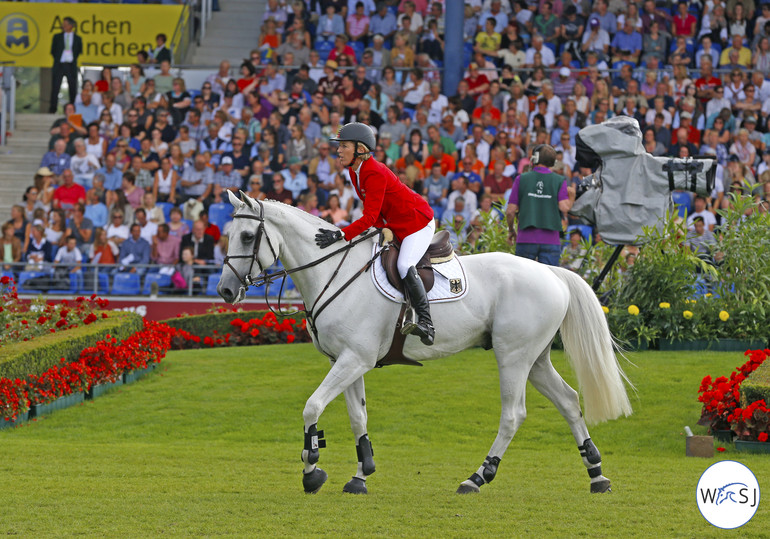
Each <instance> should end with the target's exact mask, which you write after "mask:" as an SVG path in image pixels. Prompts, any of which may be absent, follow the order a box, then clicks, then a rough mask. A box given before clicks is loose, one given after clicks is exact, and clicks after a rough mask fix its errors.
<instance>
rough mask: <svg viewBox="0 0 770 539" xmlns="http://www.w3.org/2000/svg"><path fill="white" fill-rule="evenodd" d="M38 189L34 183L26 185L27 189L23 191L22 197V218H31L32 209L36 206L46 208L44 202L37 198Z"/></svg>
mask: <svg viewBox="0 0 770 539" xmlns="http://www.w3.org/2000/svg"><path fill="white" fill-rule="evenodd" d="M38 195H39V191H38V188H37V187H35V186H34V185H30V186H29V187H27V190H26V191H25V192H24V196H23V197H22V200H24V205H23V206H22V208H24V218H25V219H26V220H27V221H31V220H32V214H33V213H34V211H35V210H36V209H38V208H43V209H45V210H47V209H48V208H46V206H45V204H43V203H42V202H41V201H40V200H39V198H38Z"/></svg>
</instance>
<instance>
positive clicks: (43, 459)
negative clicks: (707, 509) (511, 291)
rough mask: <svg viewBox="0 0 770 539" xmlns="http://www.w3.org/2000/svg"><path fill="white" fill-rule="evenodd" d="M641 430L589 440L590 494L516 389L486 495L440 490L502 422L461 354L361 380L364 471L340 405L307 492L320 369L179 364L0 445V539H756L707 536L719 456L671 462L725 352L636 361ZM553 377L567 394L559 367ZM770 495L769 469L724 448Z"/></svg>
mask: <svg viewBox="0 0 770 539" xmlns="http://www.w3.org/2000/svg"><path fill="white" fill-rule="evenodd" d="M631 359H632V360H633V361H634V363H635V365H636V366H635V367H633V366H628V367H627V369H626V370H627V372H628V374H629V375H630V377H631V378H632V379H633V381H634V382H635V384H636V385H637V388H638V394H636V395H635V396H634V397H633V398H632V402H633V404H634V407H635V414H634V415H633V416H632V417H630V418H628V419H622V420H617V421H613V422H610V423H605V424H603V425H599V426H595V427H593V428H592V429H591V434H592V438H593V439H594V441H595V442H596V444H597V446H598V448H599V450H600V451H601V452H602V455H603V461H604V462H603V468H604V473H605V475H606V476H607V477H609V478H610V479H611V480H612V482H613V491H614V492H613V493H611V494H607V495H590V494H589V493H588V490H589V481H588V475H587V474H586V472H585V468H584V467H583V464H582V462H581V460H580V458H579V455H578V451H577V449H576V447H575V444H574V442H573V440H572V436H571V435H570V434H569V430H568V428H567V425H566V423H565V422H564V420H563V419H562V418H561V416H559V415H558V413H557V412H556V410H555V409H554V408H553V406H552V405H551V404H550V403H549V402H547V401H546V400H545V399H544V398H543V397H542V396H540V395H539V394H538V393H537V392H535V391H534V390H532V389H531V388H530V392H529V395H528V399H527V404H528V412H529V414H528V417H527V420H526V421H525V423H524V425H523V427H522V428H521V430H520V431H519V434H518V435H517V436H516V438H515V439H514V441H513V443H512V444H511V447H510V449H509V450H508V453H507V454H506V455H505V457H504V458H503V461H502V463H501V466H500V470H499V473H498V475H497V478H496V480H495V481H494V483H492V484H491V485H487V486H485V487H483V488H482V492H481V494H479V495H475V496H457V495H455V494H454V491H455V489H456V488H457V486H458V484H459V483H460V482H461V481H462V480H464V479H466V478H467V477H468V475H470V474H471V473H472V472H473V471H475V470H476V468H477V467H478V466H479V464H481V462H482V461H483V459H484V457H485V456H486V454H487V450H488V449H489V446H490V445H491V443H492V441H493V439H494V436H495V433H496V431H497V422H498V417H499V394H498V378H497V368H496V364H495V362H494V359H493V355H492V353H491V352H483V351H481V350H474V351H470V352H466V353H464V354H461V355H458V356H455V357H453V358H450V359H446V360H442V361H438V362H433V363H428V364H426V366H425V367H423V368H412V367H389V368H386V369H381V370H376V371H374V372H372V373H370V374H369V375H368V376H367V379H366V382H367V390H368V395H367V403H368V409H369V435H370V437H371V439H372V443H373V445H374V451H375V460H376V462H377V473H376V474H374V475H373V476H372V477H370V479H369V480H368V482H367V483H368V487H369V492H370V494H369V495H368V496H359V497H356V496H350V495H343V493H342V486H343V485H344V484H345V482H346V481H348V479H349V478H350V476H351V475H352V473H353V472H354V470H355V460H356V457H355V447H354V442H353V439H352V435H351V433H350V428H349V424H348V418H347V413H346V411H345V405H344V400H343V399H342V398H341V397H340V398H338V399H337V400H335V401H334V402H333V403H332V404H331V405H330V406H329V408H328V409H327V411H326V413H325V414H324V415H323V416H322V418H321V421H320V422H319V428H322V429H324V430H325V431H326V437H327V440H328V444H329V447H328V448H327V449H326V450H323V451H322V452H321V462H320V464H321V466H322V467H323V468H324V469H325V470H326V471H327V472H328V473H329V481H328V482H327V483H326V485H325V486H324V487H323V489H322V490H321V492H320V493H318V494H317V495H315V496H308V495H306V494H304V493H303V491H302V486H301V470H302V465H301V462H300V459H299V456H300V451H301V449H302V408H303V406H304V402H305V399H306V398H307V397H308V396H309V395H310V394H311V392H312V391H313V390H314V389H315V387H316V386H317V385H318V383H319V382H320V381H321V379H322V377H323V376H324V374H325V373H326V371H327V370H328V362H326V361H325V360H324V359H323V358H322V357H321V356H320V355H319V354H318V353H317V352H316V351H315V349H314V348H312V346H310V345H286V346H264V347H259V348H256V347H255V348H233V349H221V350H213V351H212V350H200V351H195V352H173V353H170V354H169V355H168V357H167V358H166V359H165V360H164V362H163V364H162V365H163V367H162V368H161V369H159V371H157V372H156V373H155V374H153V375H151V376H150V377H149V378H146V379H144V380H142V381H139V382H137V383H135V384H133V385H130V386H125V387H123V388H122V389H120V390H116V391H114V392H112V393H110V394H108V395H106V396H104V397H101V398H99V399H97V400H96V401H93V402H88V403H86V404H84V405H82V406H78V407H75V408H70V409H68V410H64V411H61V412H57V413H55V414H53V415H51V416H50V417H48V418H44V419H43V420H40V421H37V422H33V423H30V424H29V425H28V426H24V427H21V428H17V429H14V430H11V431H2V432H0V444H1V445H2V448H3V453H2V454H3V458H2V460H0V484H2V491H1V493H0V534H9V535H20V536H23V537H44V536H63V535H66V536H69V535H86V536H110V537H117V536H120V537H150V536H158V535H164V536H168V535H177V536H191V535H204V536H212V535H239V536H248V537H255V536H259V537H267V536H302V537H312V536H314V535H324V536H334V537H339V536H346V535H349V536H364V537H366V536H374V535H378V536H388V537H394V536H395V537H398V536H407V537H414V536H424V537H465V536H481V537H510V536H538V537H540V536H553V537H575V536H584V537H629V536H637V537H712V536H713V537H717V536H724V535H727V534H728V533H730V534H731V535H732V536H735V537H738V536H740V537H762V536H769V535H770V532H768V524H770V518H768V507H767V502H764V503H761V504H760V507H759V510H758V512H757V514H756V515H755V517H754V519H753V520H752V521H751V522H750V523H749V524H747V525H746V526H744V527H743V528H741V529H739V530H736V531H734V532H724V531H722V530H719V529H717V528H714V527H712V526H711V525H710V524H708V523H707V522H706V521H705V520H704V519H703V518H702V517H701V515H700V513H699V511H698V509H697V506H696V504H695V486H696V484H697V482H698V479H699V477H700V475H701V473H702V472H703V471H704V470H705V469H706V467H707V466H708V465H709V464H711V463H712V462H713V461H714V460H715V459H710V460H705V459H694V458H686V457H685V456H684V435H683V427H684V425H690V426H691V427H693V430H694V431H695V432H696V433H703V431H704V429H703V427H696V426H695V422H696V421H697V419H698V416H699V411H700V407H699V405H698V402H697V400H696V391H697V388H698V385H699V384H700V380H701V378H702V377H703V376H704V375H705V374H712V375H719V374H727V373H729V372H730V370H732V369H733V368H734V367H735V366H737V365H739V364H741V363H743V357H742V356H741V355H740V354H735V353H663V352H646V353H640V354H632V355H631ZM554 363H555V364H556V367H557V369H558V370H559V371H560V372H562V374H563V375H565V377H566V378H567V379H568V380H569V381H570V383H572V380H573V378H572V375H571V373H570V372H569V368H568V367H567V366H566V364H565V362H564V360H563V357H562V355H561V354H560V353H556V354H555V357H554ZM716 458H724V459H727V458H732V459H736V460H739V461H741V462H743V463H745V464H746V465H748V466H749V467H750V468H751V469H752V470H753V471H754V472H755V474H756V475H757V478H758V479H759V483H760V487H761V488H762V489H763V491H764V492H763V493H764V494H765V496H767V495H770V455H768V456H764V457H763V456H747V455H743V454H736V453H734V452H731V449H729V448H728V451H727V452H726V453H723V454H719V455H718V457H716Z"/></svg>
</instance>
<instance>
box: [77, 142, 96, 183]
mask: <svg viewBox="0 0 770 539" xmlns="http://www.w3.org/2000/svg"><path fill="white" fill-rule="evenodd" d="M99 167H100V164H99V160H98V159H97V158H96V157H94V156H93V155H92V154H90V153H87V152H86V143H85V141H84V140H83V139H77V140H76V141H75V155H74V156H73V157H72V159H71V161H70V170H71V171H72V173H73V177H74V180H75V183H77V184H78V185H81V186H82V187H83V189H85V190H88V189H91V180H92V179H93V177H94V172H96V171H97V170H98V169H99Z"/></svg>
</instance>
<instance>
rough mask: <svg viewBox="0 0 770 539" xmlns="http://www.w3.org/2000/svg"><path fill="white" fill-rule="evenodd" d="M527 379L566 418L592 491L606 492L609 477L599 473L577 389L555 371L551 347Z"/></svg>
mask: <svg viewBox="0 0 770 539" xmlns="http://www.w3.org/2000/svg"><path fill="white" fill-rule="evenodd" d="M529 381H530V382H532V385H533V386H534V387H535V389H537V390H538V391H539V392H540V393H542V394H543V395H544V396H545V397H546V398H547V399H548V400H550V401H551V402H552V403H553V405H554V406H556V409H557V410H559V413H561V415H562V416H563V417H564V419H566V420H567V423H568V424H569V428H570V430H571V431H572V435H573V436H574V437H575V441H576V442H577V444H578V450H580V456H581V457H582V458H583V464H585V467H586V468H587V469H588V476H589V477H590V478H591V492H607V491H609V490H610V480H609V479H607V478H606V477H604V476H603V475H602V458H601V455H600V454H599V450H598V449H596V446H595V445H594V443H593V442H592V441H591V437H590V435H589V434H588V427H587V426H586V422H585V420H584V419H583V414H582V412H581V411H580V399H579V398H578V394H577V391H575V390H574V389H572V388H571V387H570V386H569V385H568V384H567V382H565V381H564V379H563V378H562V377H561V375H560V374H559V373H558V372H556V369H554V368H553V364H552V363H551V355H550V349H549V350H546V351H545V352H544V353H543V354H542V355H541V356H540V357H539V358H538V359H537V361H536V362H535V364H534V365H533V366H532V369H531V370H530V372H529Z"/></svg>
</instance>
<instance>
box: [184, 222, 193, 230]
mask: <svg viewBox="0 0 770 539" xmlns="http://www.w3.org/2000/svg"><path fill="white" fill-rule="evenodd" d="M182 222H183V223H185V224H187V228H189V229H190V232H192V226H193V222H192V221H191V220H190V219H182Z"/></svg>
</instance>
